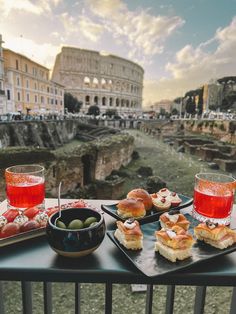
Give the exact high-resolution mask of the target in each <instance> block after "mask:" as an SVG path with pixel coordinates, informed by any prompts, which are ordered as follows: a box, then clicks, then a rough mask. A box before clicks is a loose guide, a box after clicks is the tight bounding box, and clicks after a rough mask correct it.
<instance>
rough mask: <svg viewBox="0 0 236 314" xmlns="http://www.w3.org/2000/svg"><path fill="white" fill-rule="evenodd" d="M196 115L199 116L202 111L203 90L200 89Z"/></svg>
mask: <svg viewBox="0 0 236 314" xmlns="http://www.w3.org/2000/svg"><path fill="white" fill-rule="evenodd" d="M197 109H198V114H199V115H201V114H202V111H203V88H201V89H200V91H199V94H198V105H197Z"/></svg>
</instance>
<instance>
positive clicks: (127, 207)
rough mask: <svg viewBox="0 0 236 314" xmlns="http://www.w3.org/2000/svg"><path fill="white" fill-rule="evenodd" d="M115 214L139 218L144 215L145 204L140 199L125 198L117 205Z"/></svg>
mask: <svg viewBox="0 0 236 314" xmlns="http://www.w3.org/2000/svg"><path fill="white" fill-rule="evenodd" d="M116 207H117V214H118V215H119V216H120V217H122V218H131V217H133V218H141V217H144V216H145V215H146V210H145V206H144V204H143V201H142V200H141V199H135V198H126V199H124V200H121V201H120V202H119V203H118V204H117V205H116Z"/></svg>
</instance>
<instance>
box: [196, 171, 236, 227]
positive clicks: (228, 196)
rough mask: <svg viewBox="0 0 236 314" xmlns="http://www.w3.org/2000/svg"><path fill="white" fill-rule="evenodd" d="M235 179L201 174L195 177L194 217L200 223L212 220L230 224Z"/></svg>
mask: <svg viewBox="0 0 236 314" xmlns="http://www.w3.org/2000/svg"><path fill="white" fill-rule="evenodd" d="M234 184H235V179H234V178H233V177H230V176H226V175H222V174H217V173H200V174H197V175H196V177H195V188H194V202H193V216H194V217H195V218H197V219H198V220H200V221H206V220H207V219H210V220H211V221H212V222H215V223H216V222H218V223H221V224H227V225H228V224H229V223H230V215H231V210H232V207H233V201H234Z"/></svg>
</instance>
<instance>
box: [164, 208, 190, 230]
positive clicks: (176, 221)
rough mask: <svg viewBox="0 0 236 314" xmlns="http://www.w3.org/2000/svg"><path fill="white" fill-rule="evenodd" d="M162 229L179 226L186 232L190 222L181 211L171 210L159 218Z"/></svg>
mask: <svg viewBox="0 0 236 314" xmlns="http://www.w3.org/2000/svg"><path fill="white" fill-rule="evenodd" d="M159 220H160V224H161V226H162V228H171V227H173V226H174V225H177V226H179V227H181V228H183V229H184V230H188V228H189V225H190V222H189V221H188V220H187V219H186V217H185V216H184V215H183V214H181V213H180V212H179V210H170V211H169V212H168V213H164V214H162V215H161V216H160V218H159Z"/></svg>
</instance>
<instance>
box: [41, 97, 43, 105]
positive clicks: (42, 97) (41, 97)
mask: <svg viewBox="0 0 236 314" xmlns="http://www.w3.org/2000/svg"><path fill="white" fill-rule="evenodd" d="M41 104H44V97H43V96H41Z"/></svg>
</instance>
